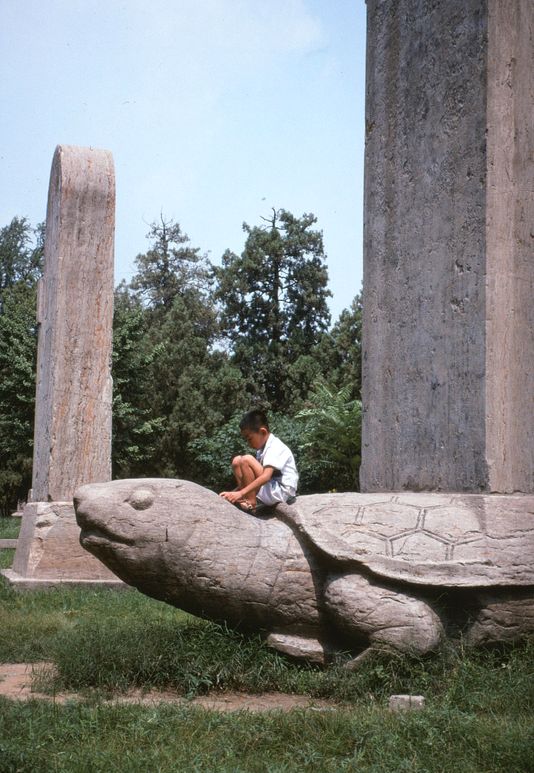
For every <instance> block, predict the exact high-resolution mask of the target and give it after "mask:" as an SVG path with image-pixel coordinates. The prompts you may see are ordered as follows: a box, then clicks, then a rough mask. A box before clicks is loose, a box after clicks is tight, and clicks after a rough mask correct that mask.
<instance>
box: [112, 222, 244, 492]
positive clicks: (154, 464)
mask: <svg viewBox="0 0 534 773" xmlns="http://www.w3.org/2000/svg"><path fill="white" fill-rule="evenodd" d="M148 238H149V239H151V240H152V243H151V246H150V249H149V250H148V251H147V253H146V254H144V255H139V256H138V257H137V259H136V265H137V273H136V275H135V276H134V277H133V279H132V282H131V284H130V285H129V286H127V285H123V286H122V287H121V288H120V289H119V292H118V295H117V302H116V312H115V317H116V319H115V354H114V381H115V402H114V421H115V439H114V451H115V469H116V470H117V473H118V474H121V475H125V474H129V472H131V471H135V472H136V473H137V471H139V472H141V473H142V474H151V475H162V476H179V477H189V478H194V477H195V475H196V470H195V464H194V462H193V461H192V456H191V454H190V453H189V451H188V445H189V443H190V442H191V441H192V440H194V439H195V438H200V437H203V436H204V435H205V434H206V433H209V432H212V431H213V430H214V429H215V428H216V427H218V426H220V425H221V424H224V422H226V421H227V419H229V418H230V416H231V415H232V413H233V411H234V410H236V407H240V406H241V405H242V404H243V401H244V385H243V379H242V377H241V374H240V372H239V370H238V369H237V368H236V367H234V366H232V365H231V364H230V363H229V360H228V356H227V355H226V353H225V352H224V351H223V350H221V349H218V348H217V347H215V342H216V340H217V338H218V336H219V327H218V318H217V311H216V308H215V304H214V302H213V299H212V297H211V287H210V281H209V280H210V276H211V273H210V271H209V264H208V262H207V260H206V258H205V257H203V256H201V255H200V250H199V249H198V248H194V247H191V246H190V245H189V244H188V242H189V240H188V239H187V237H186V236H185V235H184V234H182V231H181V228H180V226H179V225H178V224H177V223H173V222H172V221H170V222H166V221H165V220H163V218H162V219H161V223H154V224H152V227H151V231H150V233H149V234H148Z"/></svg>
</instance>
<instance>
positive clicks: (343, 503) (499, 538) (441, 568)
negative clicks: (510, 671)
mask: <svg viewBox="0 0 534 773" xmlns="http://www.w3.org/2000/svg"><path fill="white" fill-rule="evenodd" d="M277 509H278V511H282V512H281V513H280V514H281V515H282V516H283V518H284V519H285V520H288V521H291V522H292V523H293V525H294V526H295V527H296V528H297V530H298V531H300V532H301V533H302V534H303V535H305V536H306V538H307V539H308V540H310V541H311V543H312V545H313V546H314V547H315V548H316V549H317V550H318V551H319V552H320V553H321V554H322V555H323V558H329V559H330V560H334V561H337V562H342V563H344V564H346V563H348V562H349V563H355V564H360V565H363V566H365V567H367V568H368V569H369V571H371V572H372V573H374V574H377V575H380V576H383V577H388V578H391V579H395V580H401V581H404V582H409V583H417V584H421V585H442V586H444V587H483V586H491V585H508V586H509V585H534V561H533V559H534V496H532V495H527V494H525V495H523V494H514V495H498V494H493V495H490V494H488V495H484V494H433V493H422V494H418V493H407V494H405V493H400V494H389V493H386V494H354V493H347V494H332V495H328V494H316V495H312V496H305V497H299V499H298V502H297V505H296V506H295V505H293V506H291V507H287V506H285V507H283V508H280V507H279V508H277Z"/></svg>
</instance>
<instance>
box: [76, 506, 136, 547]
mask: <svg viewBox="0 0 534 773" xmlns="http://www.w3.org/2000/svg"><path fill="white" fill-rule="evenodd" d="M74 508H75V510H76V520H77V521H78V526H79V527H80V530H81V531H80V542H81V544H82V546H83V547H86V545H87V546H88V545H109V544H110V543H116V542H117V543H120V544H122V545H133V544H134V541H135V540H133V539H131V538H129V537H126V536H124V535H122V534H118V533H117V532H116V531H113V530H112V529H110V528H109V526H108V525H107V524H106V523H103V522H102V520H101V519H97V518H95V517H94V516H92V515H91V513H90V512H89V511H88V510H87V509H86V507H84V504H83V502H81V501H80V499H79V498H78V497H75V499H74Z"/></svg>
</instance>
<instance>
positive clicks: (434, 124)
mask: <svg viewBox="0 0 534 773" xmlns="http://www.w3.org/2000/svg"><path fill="white" fill-rule="evenodd" d="M367 19H368V21H367V67H366V72H367V86H366V142H365V196H364V202H365V204H364V210H365V213H364V278H363V298H364V302H363V332H362V342H363V356H362V370H363V373H362V401H363V427H362V467H361V472H360V483H361V489H362V491H401V490H412V491H425V490H427V491H429V490H432V491H444V490H445V491H471V492H477V491H479V492H493V493H513V492H515V491H518V492H523V493H534V303H533V298H534V259H533V250H534V227H533V223H534V122H533V120H532V116H533V115H534V2H532V0H507V2H502V0H447V2H436V1H435V0H367Z"/></svg>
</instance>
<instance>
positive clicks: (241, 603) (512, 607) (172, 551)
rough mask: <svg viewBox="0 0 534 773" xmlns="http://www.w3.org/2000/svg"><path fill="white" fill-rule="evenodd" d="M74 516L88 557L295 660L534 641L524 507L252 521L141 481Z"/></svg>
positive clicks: (111, 487) (204, 497)
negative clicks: (453, 639)
mask: <svg viewBox="0 0 534 773" xmlns="http://www.w3.org/2000/svg"><path fill="white" fill-rule="evenodd" d="M75 508H76V514H77V519H78V523H79V525H80V527H81V538H80V539H81V543H82V545H83V546H84V548H86V549H87V550H89V551H90V552H91V553H93V554H94V555H96V556H98V558H100V560H101V561H103V562H104V563H105V564H106V566H108V567H109V568H110V569H111V570H112V571H113V572H114V573H115V574H117V575H118V576H119V577H121V578H122V579H123V580H124V581H125V582H127V583H128V584H130V585H133V586H135V587H136V588H138V589H139V590H141V591H142V592H143V593H146V594H147V595H149V596H153V597H154V598H157V599H161V600H162V601H166V602H168V603H170V604H173V605H174V606H177V607H179V608H181V609H184V610H187V611H189V612H192V613H193V614H196V615H200V616H204V617H208V618H211V619H216V620H226V621H227V622H228V623H230V624H231V625H236V626H240V627H242V628H248V629H251V630H261V631H263V632H264V633H265V634H267V635H268V641H269V642H270V644H271V645H272V646H275V647H278V648H279V649H280V650H281V651H283V652H286V653H288V654H291V655H293V656H301V657H309V658H310V659H313V660H315V661H320V660H321V659H322V658H324V655H325V653H328V652H330V651H332V650H333V649H335V648H336V647H337V648H342V649H347V648H349V649H352V650H354V651H355V652H356V651H357V650H358V649H361V648H362V647H366V646H371V647H374V648H380V649H395V650H399V651H402V652H412V651H413V652H418V653H425V652H428V651H430V650H433V649H435V648H436V647H437V646H438V644H439V642H440V641H441V640H442V638H443V637H444V636H445V635H448V634H449V632H451V631H452V630H458V628H459V627H460V628H461V629H462V630H463V631H464V632H465V633H466V634H467V635H468V636H469V635H471V640H472V641H473V643H477V642H481V641H498V640H502V639H510V638H518V637H520V636H522V635H524V634H526V633H529V632H530V633H532V632H534V572H533V569H532V566H531V562H530V556H531V555H532V545H533V538H534V497H532V496H517V497H513V496H482V495H479V496H476V495H473V496H472V497H468V496H465V495H463V496H462V495H457V496H452V495H441V494H424V495H423V494H406V495H397V496H392V495H388V494H382V495H374V494H370V495H369V494H367V495H362V494H322V495H314V496H309V497H300V498H299V499H298V501H297V504H295V505H292V506H287V505H285V506H278V507H277V508H275V509H271V510H266V511H265V512H264V514H263V515H262V516H252V515H249V514H246V513H243V512H241V511H240V510H238V509H237V508H235V507H233V506H232V505H230V504H229V503H228V502H226V501H225V500H223V499H221V498H220V497H218V496H217V495H216V494H214V493H213V492H211V491H208V490H207V489H204V488H202V487H201V486H197V485H196V484H194V483H189V482H186V481H179V480H172V479H138V480H123V481H113V482H111V483H101V484H92V485H87V486H82V487H81V488H80V489H78V491H77V492H76V495H75ZM468 549H469V550H468ZM467 550H468V554H467V555H465V554H464V552H462V551H467ZM490 585H491V586H494V587H492V588H491V590H485V589H484V586H490ZM515 586H517V587H515ZM436 589H437V590H436ZM466 589H469V590H468V591H467V590H466ZM436 601H437V603H436ZM459 611H460V612H462V614H460V615H459V614H458V613H459ZM464 612H465V613H464ZM459 618H462V619H461V620H459ZM470 631H471V632H472V633H471V634H469V632H470ZM511 632H513V633H511Z"/></svg>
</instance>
